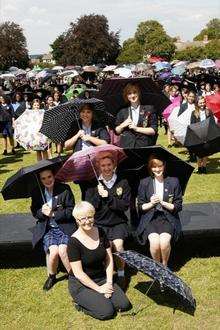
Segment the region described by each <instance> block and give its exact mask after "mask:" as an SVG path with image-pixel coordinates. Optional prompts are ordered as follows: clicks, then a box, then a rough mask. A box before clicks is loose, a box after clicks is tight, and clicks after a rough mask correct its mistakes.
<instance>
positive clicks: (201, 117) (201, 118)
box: [199, 110, 206, 121]
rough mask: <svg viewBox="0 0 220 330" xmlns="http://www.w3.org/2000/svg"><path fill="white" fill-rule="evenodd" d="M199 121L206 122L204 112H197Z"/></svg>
mask: <svg viewBox="0 0 220 330" xmlns="http://www.w3.org/2000/svg"><path fill="white" fill-rule="evenodd" d="M199 117H200V121H203V120H206V114H205V110H202V111H199Z"/></svg>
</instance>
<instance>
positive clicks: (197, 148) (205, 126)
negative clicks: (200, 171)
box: [184, 117, 220, 157]
mask: <svg viewBox="0 0 220 330" xmlns="http://www.w3.org/2000/svg"><path fill="white" fill-rule="evenodd" d="M184 145H185V146H186V147H187V148H188V149H189V150H190V151H191V152H193V153H195V154H196V155H197V156H198V157H205V156H210V155H212V154H214V153H216V152H219V151H220V127H219V126H218V125H216V123H215V120H214V118H213V117H209V118H207V119H206V120H203V121H201V122H198V123H195V124H191V125H189V126H188V128H187V133H186V138H185V142H184Z"/></svg>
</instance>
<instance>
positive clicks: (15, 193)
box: [1, 156, 67, 200]
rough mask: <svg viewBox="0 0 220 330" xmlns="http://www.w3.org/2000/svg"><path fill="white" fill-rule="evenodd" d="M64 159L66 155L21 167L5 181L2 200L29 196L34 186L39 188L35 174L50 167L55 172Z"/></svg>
mask: <svg viewBox="0 0 220 330" xmlns="http://www.w3.org/2000/svg"><path fill="white" fill-rule="evenodd" d="M66 159H67V157H66V156H65V157H56V158H53V159H44V160H41V161H39V162H37V163H36V164H34V165H30V166H26V167H22V168H21V169H20V170H19V171H17V172H16V173H15V174H14V175H12V176H11V177H10V178H8V179H7V181H6V182H5V184H4V186H3V188H2V190H1V193H2V196H3V198H4V200H9V199H19V198H28V197H31V193H32V191H33V190H34V189H35V188H36V187H39V189H40V185H39V181H38V178H37V174H38V173H39V172H41V171H42V170H46V169H51V170H53V172H54V173H56V172H57V171H58V169H59V168H60V167H61V166H62V165H63V163H64V162H65V160H66Z"/></svg>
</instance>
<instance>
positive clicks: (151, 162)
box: [147, 155, 166, 176]
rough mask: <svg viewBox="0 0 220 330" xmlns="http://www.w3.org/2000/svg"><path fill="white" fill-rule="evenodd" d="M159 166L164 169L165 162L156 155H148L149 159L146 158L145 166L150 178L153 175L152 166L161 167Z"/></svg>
mask: <svg viewBox="0 0 220 330" xmlns="http://www.w3.org/2000/svg"><path fill="white" fill-rule="evenodd" d="M161 165H163V166H164V167H165V165H166V163H165V161H164V160H163V159H162V158H160V157H158V156H156V155H150V157H149V158H148V164H147V169H148V172H149V174H150V175H151V176H152V175H153V173H152V167H153V166H161ZM164 169H165V168H164Z"/></svg>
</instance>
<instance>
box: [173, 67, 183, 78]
mask: <svg viewBox="0 0 220 330" xmlns="http://www.w3.org/2000/svg"><path fill="white" fill-rule="evenodd" d="M185 71H186V68H185V66H176V67H174V68H173V69H172V70H171V72H172V74H174V75H175V76H182V75H183V74H184V72H185Z"/></svg>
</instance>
